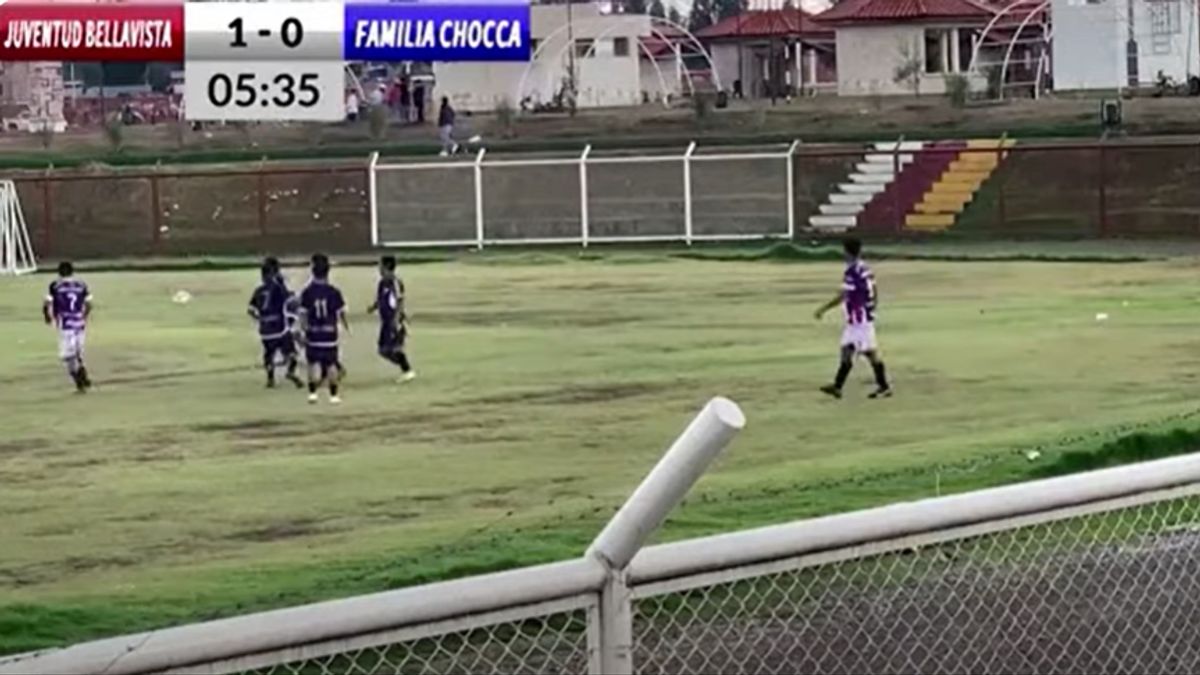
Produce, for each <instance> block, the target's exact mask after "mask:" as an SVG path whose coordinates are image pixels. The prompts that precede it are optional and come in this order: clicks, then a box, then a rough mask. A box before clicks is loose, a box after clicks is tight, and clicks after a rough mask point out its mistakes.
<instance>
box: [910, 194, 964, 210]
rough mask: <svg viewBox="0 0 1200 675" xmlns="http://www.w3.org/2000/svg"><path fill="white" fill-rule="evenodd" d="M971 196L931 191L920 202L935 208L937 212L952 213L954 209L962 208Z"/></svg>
mask: <svg viewBox="0 0 1200 675" xmlns="http://www.w3.org/2000/svg"><path fill="white" fill-rule="evenodd" d="M971 197H972V195H963V194H959V195H956V194H938V193H936V192H931V193H929V194H927V195H925V199H923V200H921V204H922V205H923V206H927V207H929V208H930V209H933V210H935V212H937V213H952V212H954V211H955V210H962V209H963V208H964V207H965V206H966V205H967V203H968V202H970V201H971Z"/></svg>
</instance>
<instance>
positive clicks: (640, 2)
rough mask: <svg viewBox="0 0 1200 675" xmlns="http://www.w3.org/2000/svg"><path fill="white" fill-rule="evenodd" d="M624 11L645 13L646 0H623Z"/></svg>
mask: <svg viewBox="0 0 1200 675" xmlns="http://www.w3.org/2000/svg"><path fill="white" fill-rule="evenodd" d="M660 4H661V3H660ZM625 11H626V12H627V13H629V14H645V13H646V0H625Z"/></svg>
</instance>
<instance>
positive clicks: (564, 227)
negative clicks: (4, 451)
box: [11, 140, 1200, 258]
mask: <svg viewBox="0 0 1200 675" xmlns="http://www.w3.org/2000/svg"><path fill="white" fill-rule="evenodd" d="M901 145H905V146H907V145H916V146H920V145H922V144H919V143H914V144H907V143H906V144H901ZM901 145H897V143H896V142H894V141H893V142H891V143H879V144H875V145H871V146H866V145H838V146H825V145H822V146H805V145H795V144H794V145H792V146H790V147H788V146H765V147H751V148H699V149H697V148H696V147H694V146H693V147H690V148H689V149H687V150H682V149H681V150H678V151H670V152H640V151H630V152H606V153H599V152H597V153H592V152H591V151H590V150H587V149H584V150H583V152H581V153H579V154H575V155H571V156H562V155H522V156H519V157H516V156H508V157H490V156H488V155H487V154H486V153H481V154H479V155H475V156H469V157H461V158H445V159H441V160H435V161H427V162H422V161H408V162H404V163H389V162H382V161H377V162H376V163H375V164H373V165H368V163H367V162H366V158H364V161H361V162H357V163H348V164H330V165H325V166H317V165H303V166H302V165H264V166H262V167H261V168H257V169H254V168H251V169H247V168H244V167H237V168H231V167H212V168H204V169H198V170H165V169H162V170H159V169H156V170H121V169H115V168H104V167H94V168H91V169H86V170H72V171H53V172H25V173H17V174H14V175H12V176H11V177H12V179H13V180H14V181H15V183H16V185H17V190H18V195H19V198H20V204H21V208H22V210H23V211H24V215H25V220H26V222H27V224H28V227H29V231H30V239H31V241H32V243H33V246H34V248H35V250H36V252H37V254H38V255H39V256H41V257H42V258H56V257H66V258H113V257H122V256H145V255H221V254H230V255H245V254H250V253H258V252H272V253H302V252H311V251H312V250H316V249H323V250H326V251H330V252H335V253H352V252H363V251H366V250H368V249H369V248H371V247H372V246H379V245H384V246H472V247H480V246H486V245H492V244H537V243H569V244H581V245H586V244H589V243H601V242H640V241H680V242H699V241H722V240H739V239H740V240H757V239H772V238H778V239H788V238H797V237H813V238H820V237H825V236H840V234H841V232H843V231H845V230H846V229H851V230H855V231H857V232H860V233H861V234H862V235H863V236H866V237H870V236H883V237H890V236H904V237H909V236H921V237H934V236H937V237H948V238H965V239H970V238H978V239H1016V238H1019V239H1046V238H1050V239H1068V238H1070V239H1080V238H1106V237H1139V238H1151V237H1159V238H1194V237H1196V236H1198V235H1200V192H1198V191H1196V190H1194V189H1192V185H1193V184H1194V183H1195V182H1196V181H1195V179H1196V178H1197V177H1200V144H1195V143H1184V142H1169V143H1153V144H1147V143H1139V142H1136V141H1120V140H1117V141H1111V142H1105V143H1095V142H1088V143H1061V144H1037V143H1023V144H1017V145H1013V146H1011V147H1009V146H1005V147H1004V148H1003V149H1000V148H997V149H986V148H985V147H960V146H964V144H963V143H957V144H954V143H940V144H939V143H933V144H925V147H923V148H921V149H919V150H910V149H905V150H903V151H901V150H900V149H899V148H900V147H901ZM881 148H882V149H881ZM889 148H890V149H889ZM888 153H892V154H894V155H896V161H895V162H885V163H884V164H882V165H881V164H878V163H876V164H875V165H872V161H871V158H874V159H875V160H878V159H879V158H880V157H881V156H883V155H887V154H888ZM922 154H924V155H931V156H944V157H946V158H948V161H949V162H950V165H949V167H944V168H945V169H949V168H952V167H954V166H958V165H964V166H959V169H958V175H956V176H948V175H947V172H946V171H943V169H936V170H932V172H931V173H929V175H924V174H921V172H922V171H929V167H927V166H925V165H924V164H922V162H919V161H914V162H909V163H905V162H900V161H899V160H900V159H901V158H902V157H903V158H908V157H910V156H917V157H918V158H919V157H920V156H921V155H922ZM982 155H995V157H996V162H995V165H994V166H992V165H990V164H988V165H985V166H984V168H982V169H980V168H979V166H976V167H975V168H974V169H973V168H972V167H971V164H972V160H971V158H972V157H974V158H979V157H980V156H982ZM885 159H886V158H885ZM893 165H895V170H898V171H899V174H900V176H901V178H900V179H898V180H897V179H890V180H892V182H891V183H888V184H879V185H878V186H877V187H878V188H879V191H878V192H877V193H876V192H870V190H869V188H871V187H872V183H871V182H870V181H872V180H874V178H876V177H877V176H871V175H869V174H871V173H872V172H875V171H878V170H881V169H893ZM972 172H976V173H979V172H982V174H980V176H981V177H980V178H979V181H980V182H979V184H978V185H975V184H973V183H971V182H970V181H971V178H972ZM884 173H885V174H887V172H886V171H885V172H884ZM910 173H916V174H921V175H915V176H910V175H908V174H910ZM887 175H889V176H890V175H891V174H887ZM860 180H861V181H867V183H865V184H863V183H856V182H855V181H860ZM942 183H945V184H944V185H943V184H942ZM963 185H969V186H970V190H971V191H970V193H969V194H967V195H966V196H963V198H962V199H963V201H962V202H961V203H958V202H955V203H952V204H947V203H946V202H944V201H939V200H938V199H932V200H928V199H926V198H927V197H928V196H929V195H934V194H935V193H938V191H939V190H942V193H940V197H943V198H950V197H951V196H953V195H958V194H960V191H961V189H962V186H963ZM863 189H868V192H867V193H863V192H862V190H863ZM864 195H865V196H864ZM860 197H862V199H859V198H860ZM927 201H928V202H929V203H925V202H927ZM942 207H945V208H942ZM930 209H933V211H934V212H936V213H937V214H942V215H945V216H948V217H950V221H948V223H943V224H940V225H938V226H937V227H935V228H932V229H931V228H928V227H921V226H919V225H917V224H910V223H909V219H910V218H911V217H913V216H917V215H921V214H928V213H930ZM830 215H832V216H834V217H835V219H836V220H838V221H839V223H841V224H840V225H836V226H832V227H828V226H824V225H820V226H818V225H814V223H815V222H817V221H818V220H820V219H821V218H823V217H826V216H830Z"/></svg>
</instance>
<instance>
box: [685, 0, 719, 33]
mask: <svg viewBox="0 0 1200 675" xmlns="http://www.w3.org/2000/svg"><path fill="white" fill-rule="evenodd" d="M714 1H715V0H694V1H693V2H692V13H691V14H689V15H688V29H689V30H691V31H692V32H693V33H694V32H696V31H698V30H700V29H701V28H708V27H709V26H711V25H713V24H714V23H716V22H715V20H714V18H713V17H714V15H715V14H716V7H715V6H714Z"/></svg>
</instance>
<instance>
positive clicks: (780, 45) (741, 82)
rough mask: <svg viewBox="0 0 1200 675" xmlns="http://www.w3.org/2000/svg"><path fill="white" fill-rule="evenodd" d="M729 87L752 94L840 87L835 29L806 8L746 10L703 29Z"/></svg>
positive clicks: (700, 34) (701, 35) (699, 33)
mask: <svg viewBox="0 0 1200 675" xmlns="http://www.w3.org/2000/svg"><path fill="white" fill-rule="evenodd" d="M696 36H697V37H698V38H700V40H701V41H703V42H704V44H705V45H707V46H708V48H709V50H710V51H711V53H712V60H713V64H714V65H715V67H716V69H717V73H718V74H719V76H720V81H721V83H722V84H723V85H724V87H725V89H727V90H729V91H733V92H735V93H737V90H738V89H740V90H741V94H742V95H743V96H745V97H747V98H759V97H761V98H769V97H770V96H771V95H772V94H774V95H776V96H779V97H783V96H791V95H794V94H797V93H811V92H815V91H818V90H823V89H826V88H833V87H836V79H837V78H836V76H837V62H836V54H835V51H836V50H835V48H834V32H833V29H832V28H829V27H826V26H824V25H822V24H820V23H818V22H816V21H814V20H813V18H812V16H811V15H810V14H809V13H808V12H805V11H804V10H802V9H797V8H794V7H783V8H780V9H760V10H750V11H747V12H743V13H741V14H738V15H736V16H731V17H729V18H727V19H723V20H721V21H718V22H717V23H715V24H713V25H711V26H708V27H707V28H703V29H701V30H699V31H697V33H696Z"/></svg>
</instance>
